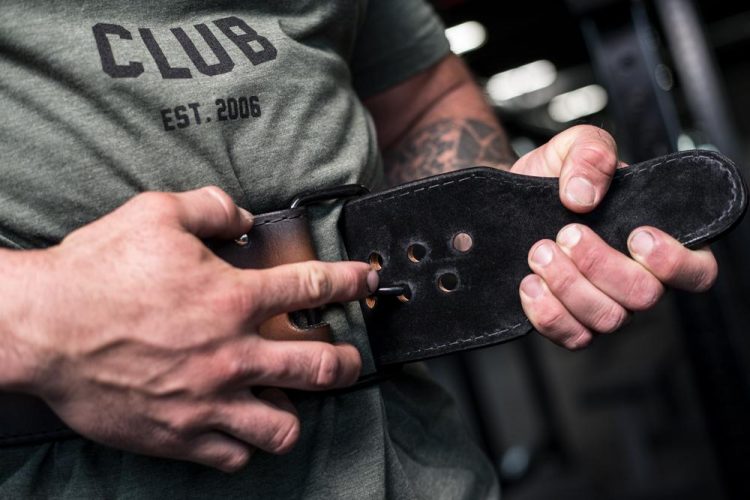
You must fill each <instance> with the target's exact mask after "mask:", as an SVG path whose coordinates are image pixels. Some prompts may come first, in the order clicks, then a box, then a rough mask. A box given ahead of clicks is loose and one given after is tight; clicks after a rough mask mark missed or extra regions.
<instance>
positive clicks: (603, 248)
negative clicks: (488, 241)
mask: <svg viewBox="0 0 750 500" xmlns="http://www.w3.org/2000/svg"><path fill="white" fill-rule="evenodd" d="M617 168H627V167H625V166H624V165H623V164H621V163H620V162H618V159H617V148H616V145H615V141H614V139H613V138H612V136H610V135H609V134H608V133H607V132H605V131H604V130H602V129H599V128H596V127H592V126H586V125H582V126H576V127H572V128H570V129H568V130H565V131H564V132H562V133H560V134H558V135H557V136H555V137H554V138H552V140H550V141H549V142H548V143H547V144H545V145H543V146H541V147H539V148H537V149H535V150H534V151H531V152H530V153H528V154H526V155H525V156H523V157H522V158H521V159H519V160H518V161H517V162H516V163H515V164H514V165H513V167H512V169H511V171H512V172H515V173H519V174H526V175H538V176H547V177H559V178H560V200H561V201H562V203H563V205H565V207H567V208H568V209H569V210H572V211H573V212H578V213H584V212H589V211H591V210H593V209H594V208H595V207H596V206H597V204H598V203H599V202H600V201H601V200H602V199H603V198H604V196H605V195H606V193H607V189H608V188H609V185H610V182H611V181H612V176H613V175H614V173H615V170H616V169H617ZM628 249H629V252H630V257H628V256H626V255H624V254H622V253H620V252H618V251H617V250H615V249H614V248H612V247H610V246H609V245H607V243H605V242H604V241H603V240H602V239H601V238H600V237H599V236H597V235H596V234H595V233H594V232H593V231H592V230H591V229H589V228H588V227H586V226H583V225H581V224H570V225H568V226H565V227H563V228H562V229H561V230H560V232H559V233H558V234H557V238H556V240H555V241H552V240H541V241H538V242H537V243H535V244H534V245H533V246H532V247H531V250H530V251H529V266H530V267H531V270H532V271H533V274H530V275H528V276H526V277H525V278H524V279H523V281H522V282H521V286H520V295H521V304H522V305H523V309H524V312H525V313H526V316H528V318H529V320H530V321H531V323H532V324H533V325H534V328H536V329H537V330H538V331H539V332H540V333H541V334H542V335H544V336H545V337H547V338H549V339H550V340H552V341H553V342H555V343H557V344H560V345H562V346H564V347H567V348H568V349H579V348H582V347H585V346H586V345H588V344H589V343H590V342H591V340H592V339H593V337H594V336H595V335H597V334H599V333H609V332H612V331H614V330H617V329H618V328H620V327H621V326H622V325H623V324H624V323H625V322H626V321H627V320H628V317H629V316H630V314H631V311H642V310H645V309H649V308H650V307H652V306H653V305H654V304H656V302H657V301H658V300H659V298H660V297H661V296H662V294H663V293H664V286H665V285H668V286H672V287H675V288H680V289H683V290H688V291H693V292H700V291H704V290H707V289H708V288H710V287H711V285H712V284H713V282H714V281H715V279H716V275H717V272H718V268H717V264H716V259H715V258H714V256H713V254H712V253H711V251H710V250H709V249H708V248H703V249H699V250H689V249H687V248H685V247H683V246H682V245H681V244H680V243H679V242H678V241H677V240H675V239H674V238H672V237H671V236H669V235H667V234H666V233H664V232H663V231H660V230H659V229H657V228H654V227H640V228H637V229H635V230H634V231H633V232H632V233H631V234H630V236H629V237H628Z"/></svg>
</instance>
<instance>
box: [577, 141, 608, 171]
mask: <svg viewBox="0 0 750 500" xmlns="http://www.w3.org/2000/svg"><path fill="white" fill-rule="evenodd" d="M576 160H577V162H578V163H579V164H580V165H581V166H582V167H584V168H586V169H587V170H590V171H594V172H608V171H609V167H612V166H614V165H615V163H616V161H617V155H616V154H615V152H614V151H613V150H612V149H609V148H605V147H603V146H601V145H599V144H596V145H589V146H586V147H583V148H581V149H580V150H579V152H578V156H577V158H576Z"/></svg>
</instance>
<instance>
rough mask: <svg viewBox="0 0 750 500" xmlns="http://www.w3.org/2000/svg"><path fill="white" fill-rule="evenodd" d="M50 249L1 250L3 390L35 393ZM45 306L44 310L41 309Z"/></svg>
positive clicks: (0, 383) (0, 384)
mask: <svg viewBox="0 0 750 500" xmlns="http://www.w3.org/2000/svg"><path fill="white" fill-rule="evenodd" d="M49 253H50V252H49V251H48V250H21V251H19V250H0V276H2V279H0V391H22V392H31V390H32V386H33V380H34V375H35V373H37V372H38V371H39V369H40V368H41V367H42V361H41V360H42V358H43V356H42V355H41V352H42V351H43V348H42V346H43V345H44V343H43V342H40V335H44V334H45V331H44V329H43V328H40V327H39V324H40V323H41V318H40V316H43V315H42V314H40V313H41V312H43V308H44V307H45V306H46V304H44V302H45V299H44V297H45V296H46V295H47V294H48V292H49V291H47V293H45V287H44V285H43V284H42V281H43V279H44V278H46V274H47V273H48V269H49V267H50V265H49ZM40 306H41V307H40Z"/></svg>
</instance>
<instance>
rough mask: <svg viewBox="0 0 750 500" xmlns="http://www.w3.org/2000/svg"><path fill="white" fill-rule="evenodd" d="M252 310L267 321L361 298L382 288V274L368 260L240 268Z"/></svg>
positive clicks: (255, 314) (255, 315)
mask: <svg viewBox="0 0 750 500" xmlns="http://www.w3.org/2000/svg"><path fill="white" fill-rule="evenodd" d="M239 272H240V273H241V275H242V279H243V282H244V283H245V286H246V290H247V293H248V298H249V301H248V302H249V304H250V307H252V311H247V313H248V316H249V317H250V318H252V319H253V320H255V321H258V322H260V321H263V320H265V319H267V318H270V317H271V316H274V315H276V314H280V313H283V312H289V311H297V310H299V309H308V308H313V307H318V306H322V305H324V304H329V303H331V302H347V301H350V300H359V299H362V298H364V297H366V296H367V295H370V294H372V293H373V292H374V291H375V290H376V289H377V287H378V274H377V272H376V271H373V270H371V268H370V266H369V264H366V263H364V262H352V261H347V262H320V261H308V262H299V263H295V264H284V265H281V266H276V267H272V268H269V269H262V270H243V271H239Z"/></svg>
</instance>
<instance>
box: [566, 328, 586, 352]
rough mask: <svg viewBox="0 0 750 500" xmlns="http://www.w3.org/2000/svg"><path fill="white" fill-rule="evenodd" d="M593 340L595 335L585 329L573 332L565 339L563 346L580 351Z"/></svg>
mask: <svg viewBox="0 0 750 500" xmlns="http://www.w3.org/2000/svg"><path fill="white" fill-rule="evenodd" d="M592 340H593V337H592V336H591V334H590V333H589V332H587V331H585V330H584V331H582V332H572V333H571V334H570V335H569V336H568V337H566V338H565V340H564V341H563V346H564V347H565V348H566V349H568V350H570V351H580V350H581V349H585V348H586V347H588V346H589V344H591V341H592Z"/></svg>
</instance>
